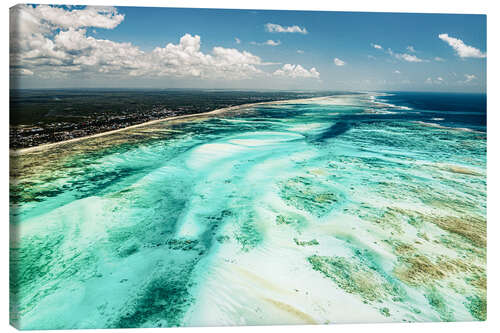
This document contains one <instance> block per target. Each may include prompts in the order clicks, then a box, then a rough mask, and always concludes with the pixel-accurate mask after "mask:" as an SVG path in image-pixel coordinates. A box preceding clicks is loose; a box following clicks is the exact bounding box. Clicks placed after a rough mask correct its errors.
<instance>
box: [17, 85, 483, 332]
mask: <svg viewBox="0 0 500 333" xmlns="http://www.w3.org/2000/svg"><path fill="white" fill-rule="evenodd" d="M392 98H393V99H394V97H392ZM398 102H399V101H398ZM408 105H409V104H405V105H403V104H400V106H398V105H395V104H394V103H393V101H391V96H388V95H384V94H361V95H344V96H333V97H331V98H320V99H314V100H300V101H290V102H288V103H283V102H276V103H271V104H263V105H259V106H255V107H250V108H241V109H239V110H236V111H231V112H228V113H223V114H219V115H216V116H210V117H209V116H200V117H198V118H196V119H190V120H180V121H170V122H163V123H158V124H154V125H151V126H147V127H141V128H134V129H131V130H128V131H123V132H120V133H115V134H112V135H108V136H103V137H99V138H93V139H88V140H85V141H80V142H75V143H68V144H62V145H59V146H55V147H51V148H49V149H47V150H41V151H34V152H32V153H28V154H23V155H20V156H13V157H12V159H11V165H12V168H11V177H12V186H11V312H12V314H11V317H12V322H13V323H14V324H15V325H16V326H19V327H21V328H25V329H28V328H33V329H35V328H37V329H56V328H102V327H158V326H178V325H180V326H207V325H256V324H292V323H343V322H394V321H397V322H400V321H409V322H412V321H466V320H484V319H485V316H486V133H485V131H483V130H482V129H481V128H480V127H478V126H477V124H474V126H469V127H468V126H466V125H467V123H464V122H463V121H462V123H454V122H453V114H454V112H453V111H450V110H445V111H436V110H432V112H431V111H429V110H425V109H422V110H420V109H415V108H412V107H409V106H408ZM455 114H456V116H457V117H462V114H463V112H462V111H461V110H457V111H456V112H455ZM476 117H485V114H475V115H474V119H476ZM462 118H463V117H462ZM432 119H436V120H435V121H433V120H432ZM439 119H442V120H439ZM450 119H451V120H450Z"/></svg>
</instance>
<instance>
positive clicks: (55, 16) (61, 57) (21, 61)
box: [10, 5, 279, 80]
mask: <svg viewBox="0 0 500 333" xmlns="http://www.w3.org/2000/svg"><path fill="white" fill-rule="evenodd" d="M123 18H124V16H123V15H121V14H119V13H117V11H116V9H114V8H111V7H85V8H84V9H73V10H71V9H63V8H62V7H51V6H36V7H33V6H29V5H18V6H15V7H13V8H12V9H11V24H12V26H13V28H12V29H11V54H10V57H11V66H12V73H13V75H35V76H37V77H40V78H64V77H67V76H68V74H69V73H73V74H72V75H76V74H77V73H79V74H80V75H84V76H89V77H96V76H97V75H108V76H109V75H114V76H119V77H126V76H148V77H157V76H168V77H196V78H206V79H227V80H238V79H245V78H252V77H259V76H262V75H267V74H266V73H265V72H263V71H262V70H261V69H260V68H259V67H260V66H263V65H267V64H269V63H265V62H262V60H261V59H260V57H258V56H256V55H254V54H252V53H250V52H247V51H241V50H237V49H234V48H224V47H218V46H216V47H214V48H212V50H211V51H210V52H207V53H204V52H202V51H201V49H200V46H201V38H200V36H197V35H195V36H193V35H190V34H185V35H184V36H182V37H181V38H180V40H179V42H178V44H174V43H168V44H167V45H165V47H157V48H155V49H154V50H153V51H151V52H144V51H142V50H141V49H140V48H139V47H137V46H135V45H133V44H131V43H118V42H114V41H111V40H106V39H98V38H95V37H93V36H89V35H88V34H87V28H91V27H100V28H110V29H112V28H114V27H116V25H117V24H119V23H120V22H121V21H122V20H123ZM89 30H90V29H89ZM235 41H236V42H238V41H239V39H237V38H236V39H235ZM266 43H268V45H274V44H276V43H279V42H274V41H272V42H269V41H268V42H266Z"/></svg>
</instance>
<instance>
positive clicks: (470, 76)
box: [464, 74, 477, 83]
mask: <svg viewBox="0 0 500 333" xmlns="http://www.w3.org/2000/svg"><path fill="white" fill-rule="evenodd" d="M473 80H477V76H475V75H474V74H465V81H464V82H465V83H467V82H471V81H473Z"/></svg>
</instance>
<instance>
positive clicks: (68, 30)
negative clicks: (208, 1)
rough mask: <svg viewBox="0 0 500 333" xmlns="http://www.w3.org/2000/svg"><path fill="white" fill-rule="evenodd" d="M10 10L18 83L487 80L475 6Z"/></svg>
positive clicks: (428, 86)
mask: <svg viewBox="0 0 500 333" xmlns="http://www.w3.org/2000/svg"><path fill="white" fill-rule="evenodd" d="M11 17H12V18H13V21H14V22H18V23H19V24H18V25H17V26H11V76H12V77H13V82H14V83H15V85H16V86H18V87H22V88H24V87H25V88H38V87H144V88H149V87H151V88H175V87H192V88H236V89H240V88H244V89H261V88H265V89H333V90H407V91H411V90H415V91H466V92H484V91H485V90H486V59H487V56H486V16H484V15H450V14H405V13H352V12H313V11H259V10H220V9H214V10H210V9H182V8H141V7H116V8H108V7H107V8H100V9H99V8H96V7H81V6H75V7H70V8H68V7H59V8H56V7H48V6H35V7H33V6H21V7H19V6H16V7H14V10H12V9H11ZM65 18H66V19H65ZM28 19H29V20H30V21H29V22H33V20H35V21H36V22H37V24H35V25H33V24H31V25H30V24H24V22H28V21H26V20H28ZM269 24H272V26H270V25H269ZM24 26H27V28H22V27H24ZM181 39H182V40H181ZM168 44H170V46H167V45H168ZM40 45H42V46H40ZM12 59H14V60H13V61H12Z"/></svg>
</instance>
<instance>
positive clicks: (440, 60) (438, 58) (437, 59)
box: [434, 57, 444, 62]
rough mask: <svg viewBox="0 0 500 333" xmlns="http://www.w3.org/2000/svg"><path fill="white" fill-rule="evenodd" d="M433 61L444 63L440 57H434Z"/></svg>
mask: <svg viewBox="0 0 500 333" xmlns="http://www.w3.org/2000/svg"><path fill="white" fill-rule="evenodd" d="M434 60H435V61H439V62H442V61H444V59H443V58H441V57H434Z"/></svg>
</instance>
